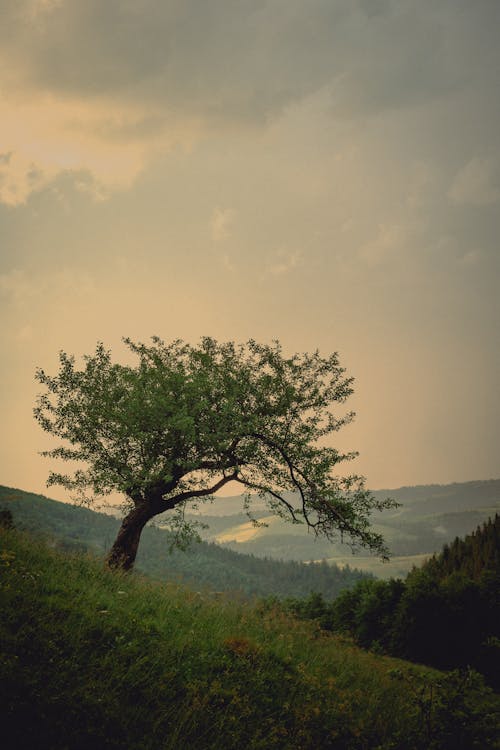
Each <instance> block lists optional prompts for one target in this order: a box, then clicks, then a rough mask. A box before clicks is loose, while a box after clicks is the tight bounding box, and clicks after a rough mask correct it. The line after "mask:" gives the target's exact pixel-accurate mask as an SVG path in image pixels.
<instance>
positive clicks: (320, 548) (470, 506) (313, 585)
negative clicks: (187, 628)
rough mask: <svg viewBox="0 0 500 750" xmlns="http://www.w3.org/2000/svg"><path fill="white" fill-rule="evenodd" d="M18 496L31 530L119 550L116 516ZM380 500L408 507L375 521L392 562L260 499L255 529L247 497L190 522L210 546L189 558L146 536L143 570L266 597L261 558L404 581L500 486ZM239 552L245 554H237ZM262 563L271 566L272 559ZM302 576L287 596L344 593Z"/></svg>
mask: <svg viewBox="0 0 500 750" xmlns="http://www.w3.org/2000/svg"><path fill="white" fill-rule="evenodd" d="M13 493H14V495H15V497H16V498H17V500H11V502H13V503H14V505H16V508H15V515H18V516H19V514H20V518H21V520H22V521H23V522H24V523H25V524H28V526H29V527H30V528H36V527H37V526H38V528H40V529H41V530H44V531H46V532H48V533H51V534H54V535H55V536H58V537H60V538H64V539H66V541H67V542H72V543H73V544H83V545H87V546H90V547H91V548H93V549H94V550H97V551H99V552H100V553H101V554H102V553H104V551H105V550H106V549H108V548H109V546H110V545H111V543H112V540H113V538H114V535H115V533H116V529H117V524H118V521H117V519H116V517H115V518H112V517H110V516H109V515H107V514H103V513H95V512H93V511H90V510H87V509H84V508H77V507H74V506H72V505H68V504H64V503H60V502H56V501H50V500H48V499H47V498H43V496H39V495H33V494H32V493H24V492H22V491H20V490H12V489H9V488H6V487H3V488H1V487H0V505H1V504H2V502H3V501H4V500H5V499H6V498H7V497H9V496H10V497H11V498H12V496H13ZM374 494H375V496H377V497H380V498H385V497H392V498H394V499H395V500H397V501H398V502H399V503H401V506H400V507H399V508H396V509H395V510H391V511H384V513H383V514H380V515H378V516H376V517H374V523H375V527H376V529H377V531H380V533H382V534H383V535H384V538H385V539H386V541H387V543H388V545H389V548H390V550H391V552H392V557H391V560H390V561H389V562H388V563H382V562H381V561H380V560H379V559H378V558H376V557H373V556H370V555H367V554H366V553H364V554H363V553H362V552H357V553H356V554H355V555H353V554H352V552H351V550H350V549H349V547H347V546H346V545H343V544H341V543H336V544H331V543H327V542H325V541H324V540H321V539H316V538H315V537H314V535H313V534H310V533H309V534H308V533H307V529H306V528H305V527H304V525H300V524H291V523H288V522H286V521H284V520H283V519H281V518H279V517H277V516H275V515H273V514H272V513H271V512H270V511H269V510H268V509H267V508H266V505H265V502H264V501H263V500H262V499H260V498H258V497H255V498H253V499H252V504H251V508H252V512H253V515H254V517H255V518H257V519H258V520H259V522H260V524H261V525H259V526H255V525H254V524H253V523H252V522H251V521H250V520H249V518H248V516H247V515H246V514H245V513H244V511H243V501H242V498H241V496H236V497H217V498H216V499H215V500H214V502H212V503H210V502H208V503H205V504H200V505H199V506H198V508H197V509H196V511H192V512H191V515H190V516H189V514H188V517H190V518H192V519H194V520H198V521H201V522H203V523H204V524H206V525H207V528H205V529H200V535H201V536H202V538H203V540H204V541H205V542H208V543H209V544H208V545H207V544H204V545H196V544H195V545H193V547H192V549H191V550H190V551H189V552H188V553H187V554H186V553H183V552H174V553H173V554H172V555H168V554H167V553H166V552H165V545H166V543H165V538H164V537H158V534H161V533H164V532H163V531H161V530H160V529H146V531H145V536H144V539H143V543H142V545H141V551H140V557H139V561H138V563H139V566H143V567H144V566H145V568H148V566H149V568H148V569H149V571H150V572H154V573H155V574H158V575H160V576H161V577H163V576H164V575H174V576H175V575H177V576H183V577H184V578H185V579H186V580H191V581H201V583H202V584H205V585H211V586H212V588H221V589H223V588H230V589H232V590H237V589H239V588H242V589H244V590H245V591H247V592H250V593H258V594H263V593H266V592H267V593H270V592H271V591H270V590H269V591H268V590H267V589H266V586H264V584H263V583H262V578H261V574H262V571H261V570H259V571H257V570H256V567H257V566H258V565H259V560H255V559H254V558H268V559H273V560H275V561H278V560H284V561H294V562H297V563H298V562H309V561H320V560H325V561H327V562H328V563H329V564H332V565H333V566H334V569H333V570H332V574H333V578H335V576H337V572H338V571H336V566H339V567H340V568H342V567H346V566H348V567H349V568H350V569H352V568H355V569H359V570H364V571H365V572H370V573H372V574H374V575H376V576H378V577H381V578H388V577H391V576H399V577H404V576H405V575H406V573H407V572H408V571H409V570H410V569H411V568H412V567H413V565H419V564H420V563H421V562H423V561H424V560H425V559H427V557H429V556H430V555H431V554H433V553H434V552H439V551H440V550H441V548H442V546H443V544H445V543H446V542H450V541H452V540H453V539H454V538H455V537H457V536H465V535H466V534H469V533H471V532H472V531H473V530H475V529H476V528H477V526H478V525H480V524H482V523H483V522H484V521H486V520H487V519H488V518H489V517H493V516H494V515H495V513H497V512H499V510H500V479H491V480H486V481H473V482H464V483H454V484H447V485H436V484H431V485H418V486H415V487H400V488H398V489H394V490H376V491H375V492H374ZM21 498H22V499H23V500H21ZM28 500H29V502H28ZM116 513H117V511H115V512H114V514H115V516H116ZM167 515H168V514H165V515H164V516H160V517H159V519H160V524H162V523H166V522H167V520H168V519H167V518H166V516H167ZM152 550H154V552H153V551H152ZM235 552H238V553H240V554H239V555H235V554H234V553H235ZM207 555H208V557H207ZM249 556H253V557H249ZM261 562H262V564H263V563H264V560H262V561H261ZM252 568H255V570H251V569H252ZM216 570H217V571H218V572H217V573H216V572H215V571H216ZM299 570H300V575H302V576H303V580H302V583H301V584H297V586H298V588H297V587H296V588H295V589H293V586H292V587H291V588H290V587H289V588H288V589H287V586H286V585H285V584H283V586H284V588H283V592H284V593H285V595H286V593H287V592H288V593H290V594H291V595H296V594H297V593H299V592H300V591H303V593H304V594H307V593H308V592H309V591H310V590H311V589H316V590H321V591H323V592H324V593H325V595H328V591H330V592H331V591H333V590H334V589H335V590H336V586H337V583H338V582H339V581H340V579H339V578H338V576H337V579H338V580H337V582H336V583H333V578H332V581H330V582H329V581H327V580H326V578H328V576H326V578H325V580H324V581H321V580H320V578H321V576H319V577H318V576H317V580H316V579H314V580H315V582H314V581H312V579H311V581H309V580H308V577H307V576H306V574H305V572H304V568H303V566H301V567H300V568H298V569H297V571H296V572H295V573H294V575H296V576H297V578H298V577H299ZM242 571H243V572H242ZM277 571H278V568H276V569H275V570H274V573H273V575H274V576H278V578H279V577H280V575H282V576H283V580H285V579H286V578H287V577H288V578H290V570H288V569H287V568H286V567H285V568H284V569H283V570H282V571H281V573H278V572H277ZM352 572H353V571H352V570H349V569H346V577H345V581H344V582H343V583H342V585H344V584H345V585H349V583H348V580H347V579H348V578H349V575H350V574H351V573H352ZM313 575H314V574H313ZM291 577H293V576H291ZM211 581H212V582H211ZM216 581H217V583H215V582H216Z"/></svg>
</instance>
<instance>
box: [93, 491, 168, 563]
mask: <svg viewBox="0 0 500 750" xmlns="http://www.w3.org/2000/svg"><path fill="white" fill-rule="evenodd" d="M155 515H157V513H155V512H154V511H153V509H152V508H151V507H150V505H149V504H146V503H144V504H141V505H137V506H135V507H134V508H132V510H131V511H130V513H129V514H128V515H126V516H125V518H124V519H123V521H122V525H121V526H120V530H119V532H118V536H117V537H116V540H115V542H114V544H113V546H112V547H111V550H110V552H109V555H108V556H107V558H106V563H107V565H108V567H110V568H114V569H121V570H125V571H128V570H131V569H132V568H133V566H134V562H135V558H136V555H137V549H138V547H139V540H140V538H141V533H142V530H143V528H144V527H145V525H146V524H147V522H148V521H149V520H150V519H151V518H153V517H154V516H155Z"/></svg>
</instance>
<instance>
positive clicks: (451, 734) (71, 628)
mask: <svg viewBox="0 0 500 750" xmlns="http://www.w3.org/2000/svg"><path fill="white" fill-rule="evenodd" d="M0 566H1V577H0V582H1V588H0V599H1V602H0V603H1V610H0V611H1V618H0V634H1V642H2V644H3V652H2V655H1V660H0V677H1V680H0V685H1V688H0V690H1V694H0V700H1V701H2V709H3V719H2V737H3V739H4V741H5V740H6V738H10V739H7V743H6V744H5V743H4V744H3V747H5V748H6V750H23V749H24V748H30V750H42V748H43V749H45V748H47V749H48V748H51V750H55V749H56V748H57V750H59V749H60V750H63V748H64V749H65V750H76V749H78V750H80V748H81V749H82V750H83V748H88V747H92V748H93V750H96V749H97V750H98V749H99V748H120V750H124V749H126V750H129V749H131V750H132V749H134V750H135V749H137V750H139V748H140V750H149V748H151V750H152V749H153V748H154V750H157V749H158V748H163V749H165V750H166V749H168V748H175V749H176V750H179V749H182V748H188V747H189V748H190V749H191V750H196V749H197V748H199V749H200V750H201V749H203V750H205V749H207V750H209V749H213V750H220V748H225V749H227V750H231V749H232V748H235V749H236V748H238V749H240V748H245V749H247V748H248V749H249V750H251V749H256V748H260V749H261V750H272V749H273V748H283V749H285V748H290V749H291V748H301V749H302V750H308V749H309V748H311V750H312V748H314V749H315V750H316V749H317V748H322V750H328V749H329V748H332V749H338V750H341V749H342V748H345V749H346V750H347V749H348V748H349V749H351V748H352V749H353V750H354V749H355V748H356V749H357V750H362V749H364V750H368V749H370V750H371V749H374V748H378V749H379V750H389V749H391V750H396V749H397V748H401V749H403V748H404V749H405V750H412V748H415V749H417V748H422V750H423V748H429V747H433V748H448V747H453V748H456V749H457V750H458V749H459V748H464V749H465V748H472V747H478V748H486V747H496V746H498V745H495V744H494V741H493V739H492V737H493V735H494V731H495V730H494V724H495V715H496V718H497V719H498V713H499V705H498V700H497V699H495V698H494V696H492V694H491V693H490V692H488V691H486V690H485V689H484V688H481V687H478V688H473V687H471V688H470V690H468V691H467V692H466V693H465V694H464V695H462V693H461V692H460V691H459V692H458V693H457V690H456V686H455V687H453V685H452V684H451V683H449V684H447V685H445V687H444V688H442V689H440V688H439V687H434V690H433V692H432V693H431V691H430V683H431V682H432V681H436V680H437V681H438V683H439V679H441V678H440V677H439V674H438V673H436V672H433V671H431V670H428V669H423V668H417V667H414V666H413V667H410V665H407V664H406V663H405V662H399V661H396V660H394V659H388V658H381V657H377V656H375V655H373V654H368V653H366V652H363V651H361V650H359V649H357V648H355V647H353V646H352V645H350V644H349V643H347V642H345V641H342V640H340V639H338V638H336V637H333V636H331V635H324V634H321V633H320V632H319V631H318V630H317V629H315V627H314V625H313V624H312V623H306V622H298V621H296V620H293V619H291V618H290V617H287V616H285V615H284V614H283V613H282V612H279V611H266V610H263V609H262V608H260V609H259V608H258V607H253V608H252V607H250V606H249V605H242V604H237V603H235V602H231V601H229V600H227V601H226V600H223V599H222V600H221V599H214V598H213V597H212V598H210V597H208V596H200V595H199V594H195V593H192V592H189V591H188V590H186V589H182V588H179V587H177V586H175V585H173V584H168V585H163V586H161V585H159V584H153V583H151V582H147V581H145V580H143V579H141V578H140V577H139V576H135V575H134V576H128V577H127V576H121V575H119V574H116V573H110V572H108V571H105V570H103V568H102V564H101V563H99V562H98V561H95V560H91V559H87V558H85V557H82V556H72V555H63V554H61V553H58V552H56V551H54V550H48V549H47V548H46V547H44V546H43V545H42V544H41V543H40V542H38V541H36V540H34V539H33V538H30V537H28V536H25V535H23V534H20V533H19V532H15V531H10V532H8V531H1V530H0ZM395 669H397V670H398V672H397V673H396V674H395V673H394V670H395ZM497 726H498V723H497Z"/></svg>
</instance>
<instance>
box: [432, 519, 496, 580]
mask: <svg viewBox="0 0 500 750" xmlns="http://www.w3.org/2000/svg"><path fill="white" fill-rule="evenodd" d="M423 567H424V569H427V570H428V571H430V572H431V573H432V575H433V576H434V578H436V579H444V578H447V577H448V576H450V575H452V574H453V573H460V574H462V575H464V576H467V578H469V579H471V580H473V581H476V582H477V581H480V580H481V579H482V578H483V577H484V576H486V575H488V574H496V575H497V576H500V516H499V515H498V514H496V515H495V518H494V519H493V520H492V519H491V518H490V519H488V521H487V522H486V523H485V524H483V526H482V527H480V526H478V527H477V529H476V531H474V532H473V533H472V534H469V535H468V536H466V537H465V539H459V537H456V539H455V540H454V541H453V542H452V543H451V544H445V545H444V547H443V551H442V552H441V553H440V554H439V555H434V556H433V557H431V559H430V560H428V561H427V562H426V563H425V565H424V566H423Z"/></svg>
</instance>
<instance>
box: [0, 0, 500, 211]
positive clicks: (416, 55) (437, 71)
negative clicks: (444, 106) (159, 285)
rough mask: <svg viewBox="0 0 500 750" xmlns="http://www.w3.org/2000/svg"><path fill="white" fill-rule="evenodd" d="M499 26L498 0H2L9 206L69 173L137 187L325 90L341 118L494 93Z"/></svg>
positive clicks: (0, 112)
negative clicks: (181, 158)
mask: <svg viewBox="0 0 500 750" xmlns="http://www.w3.org/2000/svg"><path fill="white" fill-rule="evenodd" d="M499 21H500V5H498V4H496V3H491V2H486V1H484V2H477V3H474V4H471V5H470V6H469V5H465V6H464V5H462V6H461V11H460V13H458V12H456V4H455V2H454V0H442V2H440V3H433V2H430V0H421V1H419V2H416V0H405V1H404V2H401V0H370V1H369V2H368V0H358V1H357V2H351V0H311V1H310V2H308V3H303V2H302V1H301V0H274V1H273V2H271V1H270V0H260V1H259V2H257V3H245V2H238V3H235V2H233V1H232V0H213V2H210V3H200V2H199V0H171V1H170V2H168V3H166V2H164V1H163V0H107V2H105V3H103V2H102V0H71V2H69V1H68V0H4V2H3V6H2V25H1V27H0V91H1V92H2V94H1V97H0V121H1V122H2V130H3V133H2V144H3V145H2V148H4V149H5V152H4V153H9V152H13V153H14V155H15V165H14V166H13V167H12V168H11V169H10V170H9V173H8V175H4V177H3V179H2V185H3V187H2V192H1V193H0V200H2V201H4V202H6V203H9V204H10V205H16V204H19V203H21V202H23V201H24V200H26V197H27V196H28V195H29V194H30V192H31V191H33V190H37V189H39V188H40V187H41V186H42V185H43V184H47V182H48V181H50V180H51V179H52V178H53V176H54V175H55V174H56V173H57V172H58V171H62V170H68V169H72V170H74V169H77V170H79V169H87V170H88V171H89V172H91V173H92V175H93V176H94V179H95V180H96V182H98V183H100V184H101V185H102V186H103V189H102V190H101V194H105V192H106V191H107V190H111V191H113V190H116V189H118V190H120V189H123V188H124V187H125V188H126V187H129V186H130V185H131V184H132V183H133V182H134V180H135V179H136V178H137V176H138V175H139V174H141V172H143V170H144V168H145V167H146V166H147V165H148V164H150V163H151V162H152V161H154V160H155V158H156V157H157V154H158V153H164V152H165V151H169V150H172V149H175V148H178V147H180V148H181V149H184V150H186V151H189V150H190V149H192V148H193V146H194V144H197V143H200V142H202V141H203V139H204V138H206V137H207V136H208V137H219V136H220V134H221V133H225V132H226V133H229V132H253V131H255V130H256V129H263V128H266V127H267V126H268V125H269V123H270V121H272V120H274V121H275V120H276V119H279V118H281V117H286V116H287V114H288V112H289V111H290V109H291V108H293V107H294V106H295V105H297V104H298V103H300V102H303V101H306V100H307V99H308V98H310V97H312V96H314V95H315V94H316V93H318V92H322V91H323V92H325V91H326V92H328V93H329V99H330V110H329V111H330V116H331V118H333V119H335V118H337V119H338V118H341V119H342V118H343V119H349V118H360V117H361V118H366V117H376V116H379V115H380V114H383V113H385V112H387V111H393V110H397V109H405V108H406V109H410V110H411V109H412V108H416V107H420V108H422V107H425V106H426V105H427V104H428V103H429V102H434V101H440V100H441V99H443V98H446V97H451V98H453V97H457V96H458V94H459V93H460V92H461V91H464V90H467V91H472V92H474V95H476V96H481V95H482V93H483V92H484V91H487V90H488V91H489V89H490V88H491V85H493V84H494V81H495V70H497V69H498V64H499V61H500V51H499V47H498V45H497V43H496V41H497V40H496V35H495V31H494V30H495V29H497V28H498V22H499ZM486 63H487V64H486ZM490 99H491V96H490ZM464 108H465V109H467V103H465V104H464ZM468 109H469V111H470V107H469V108H468ZM35 123H36V127H35ZM0 166H3V167H4V166H5V164H3V163H2V164H1V165H0ZM30 171H31V172H33V171H36V172H37V174H38V180H34V181H32V182H30V181H29V179H28V178H27V174H28V172H30Z"/></svg>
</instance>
